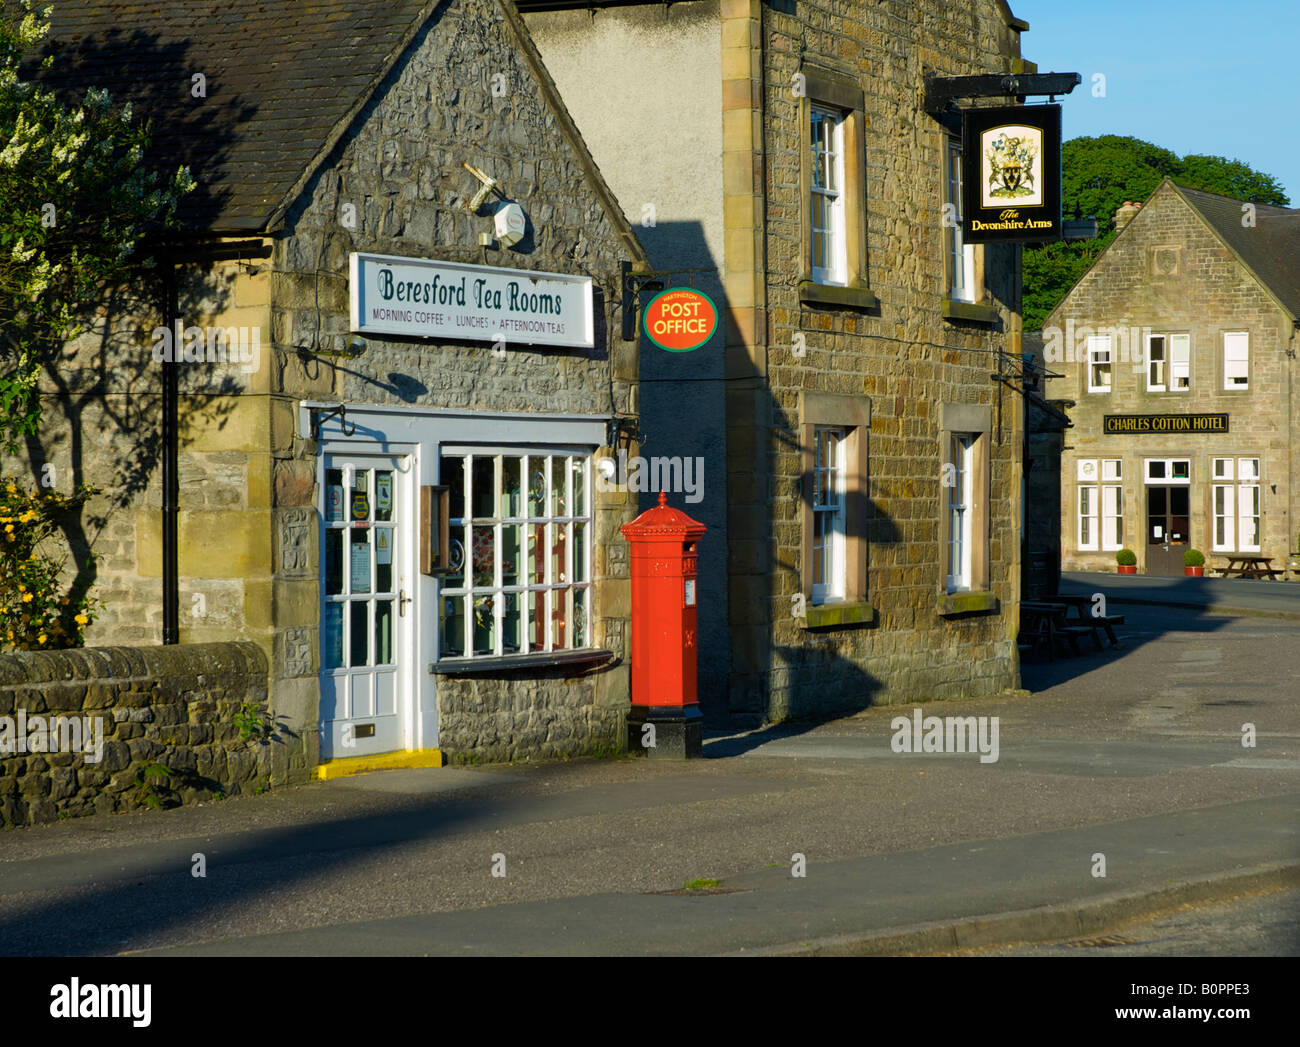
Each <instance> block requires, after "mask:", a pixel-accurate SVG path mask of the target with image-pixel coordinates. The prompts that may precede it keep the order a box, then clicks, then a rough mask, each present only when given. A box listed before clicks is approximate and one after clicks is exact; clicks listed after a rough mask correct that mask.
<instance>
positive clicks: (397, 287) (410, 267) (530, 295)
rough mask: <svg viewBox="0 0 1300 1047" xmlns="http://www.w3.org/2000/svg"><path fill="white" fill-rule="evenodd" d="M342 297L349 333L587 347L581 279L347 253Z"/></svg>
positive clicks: (588, 315)
mask: <svg viewBox="0 0 1300 1047" xmlns="http://www.w3.org/2000/svg"><path fill="white" fill-rule="evenodd" d="M349 297H350V299H351V309H352V318H351V322H352V330H353V331H355V332H356V333H357V334H363V335H364V334H372V335H384V334H387V335H401V336H403V337H406V338H434V339H456V340H460V341H472V342H498V341H500V340H502V339H504V341H505V344H507V345H510V344H516V345H519V344H522V345H557V346H569V347H575V348H584V349H590V348H592V347H593V346H594V344H595V341H594V334H595V325H594V323H593V312H592V280H591V277H589V276H569V275H566V274H564V273H543V272H535V271H533V270H530V269H502V268H499V267H497V266H492V265H464V264H461V263H459V262H438V261H433V260H431V259H424V258H401V257H398V256H396V255H380V254H360V253H357V252H354V253H353V254H352V256H351V259H350V264H349Z"/></svg>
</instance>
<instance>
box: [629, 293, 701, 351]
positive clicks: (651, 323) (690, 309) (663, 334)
mask: <svg viewBox="0 0 1300 1047" xmlns="http://www.w3.org/2000/svg"><path fill="white" fill-rule="evenodd" d="M642 324H643V327H644V329H645V334H646V337H647V338H649V339H650V341H652V342H654V344H655V345H657V346H659V348H660V349H666V350H668V352H670V353H689V352H690V351H691V350H692V349H698V348H699V347H700V346H702V345H703V344H704V343H705V342H707V341H708V340H709V339H710V338H712V337H713V332H714V331H716V330H717V329H718V309H717V306H715V305H714V304H713V302H712V301H711V300H710V299H709V296H708V295H706V294H703V293H702V292H700V291H696V290H695V289H694V288H691V287H670V288H668V290H667V291H661V292H660V293H659V294H657V295H655V296H654V298H652V299H651V300H650V304H649V305H647V306H646V307H645V316H644V317H643V319H642Z"/></svg>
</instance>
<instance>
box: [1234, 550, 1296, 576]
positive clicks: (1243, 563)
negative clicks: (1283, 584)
mask: <svg viewBox="0 0 1300 1047" xmlns="http://www.w3.org/2000/svg"><path fill="white" fill-rule="evenodd" d="M1223 559H1225V560H1227V561H1228V566H1227V567H1221V568H1219V570H1220V571H1222V573H1223V577H1224V578H1234V577H1235V578H1254V579H1255V580H1256V581H1261V580H1263V579H1265V578H1268V579H1269V580H1270V581H1271V580H1272V579H1274V578H1280V577H1282V575H1283V574H1285V573H1286V572H1285V571H1282V570H1279V569H1278V568H1276V567H1274V566H1273V557H1271V556H1232V555H1229V554H1227V553H1225V554H1224V555H1223Z"/></svg>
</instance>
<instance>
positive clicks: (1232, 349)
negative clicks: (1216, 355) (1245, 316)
mask: <svg viewBox="0 0 1300 1047" xmlns="http://www.w3.org/2000/svg"><path fill="white" fill-rule="evenodd" d="M1249 382H1250V335H1249V334H1248V333H1247V332H1246V331H1225V332H1224V333H1223V388H1225V389H1245V388H1248V386H1249Z"/></svg>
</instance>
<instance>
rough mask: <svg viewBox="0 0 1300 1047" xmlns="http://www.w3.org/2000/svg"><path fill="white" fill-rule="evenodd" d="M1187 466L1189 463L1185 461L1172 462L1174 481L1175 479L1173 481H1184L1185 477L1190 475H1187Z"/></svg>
mask: <svg viewBox="0 0 1300 1047" xmlns="http://www.w3.org/2000/svg"><path fill="white" fill-rule="evenodd" d="M1189 465H1190V463H1189V462H1187V461H1186V460H1184V461H1180V462H1174V463H1173V466H1174V479H1175V480H1186V479H1187V477H1188V476H1189V475H1190V473H1189V471H1188V467H1189Z"/></svg>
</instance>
